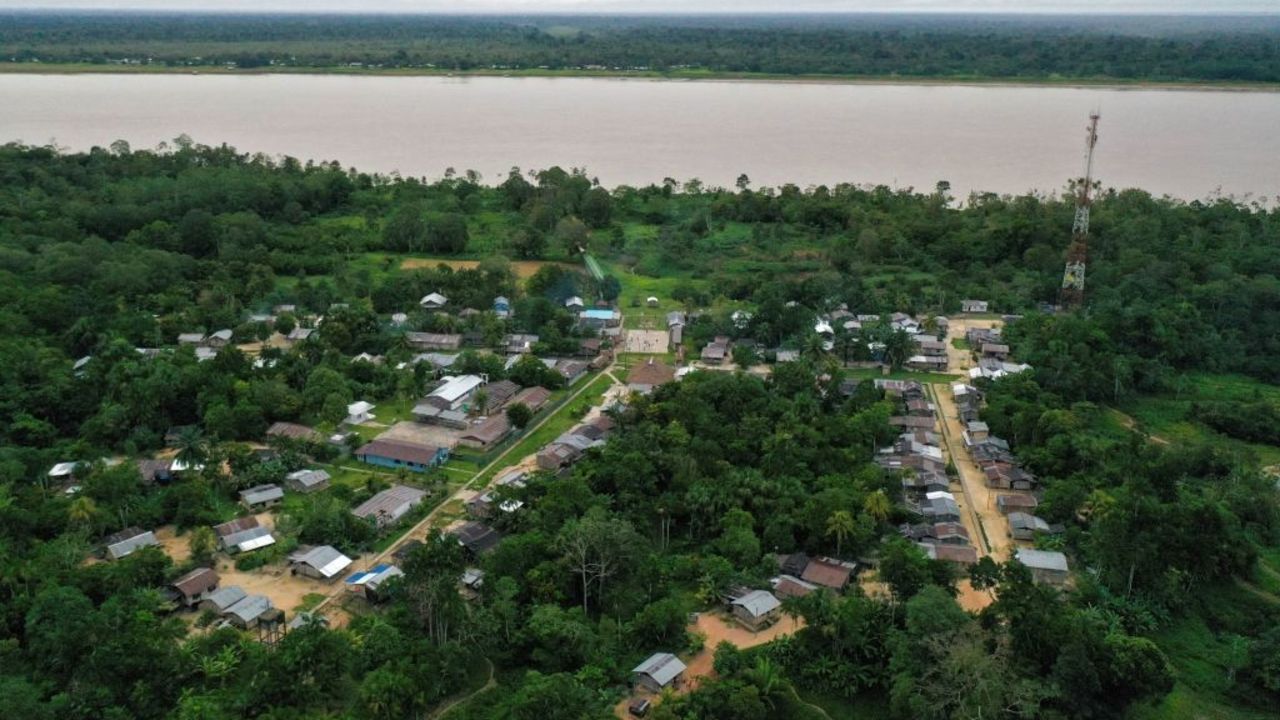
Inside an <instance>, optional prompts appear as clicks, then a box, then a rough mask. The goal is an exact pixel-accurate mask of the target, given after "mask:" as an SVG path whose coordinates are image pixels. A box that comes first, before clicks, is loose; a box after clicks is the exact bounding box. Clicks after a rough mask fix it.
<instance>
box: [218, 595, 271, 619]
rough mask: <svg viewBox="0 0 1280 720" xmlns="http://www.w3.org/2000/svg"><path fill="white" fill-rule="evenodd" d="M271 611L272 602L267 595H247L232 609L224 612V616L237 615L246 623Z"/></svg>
mask: <svg viewBox="0 0 1280 720" xmlns="http://www.w3.org/2000/svg"><path fill="white" fill-rule="evenodd" d="M270 609H271V601H270V600H269V599H267V596H265V595H246V596H245V597H243V598H241V599H240V601H239V602H237V603H236V604H234V605H232V606H231V607H228V608H224V609H223V610H222V614H223V615H235V616H236V617H238V618H240V619H241V620H243V621H244V622H249V621H251V620H255V619H257V618H259V617H262V614H263V613H265V612H266V611H268V610H270Z"/></svg>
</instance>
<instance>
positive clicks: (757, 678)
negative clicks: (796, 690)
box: [750, 655, 788, 708]
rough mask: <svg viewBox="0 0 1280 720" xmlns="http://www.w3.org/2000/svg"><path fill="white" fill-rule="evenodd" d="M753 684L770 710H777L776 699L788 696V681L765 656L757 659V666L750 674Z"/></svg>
mask: <svg viewBox="0 0 1280 720" xmlns="http://www.w3.org/2000/svg"><path fill="white" fill-rule="evenodd" d="M750 676H751V682H752V684H754V685H755V686H756V688H757V689H758V690H759V691H760V699H761V700H763V701H764V702H765V704H767V705H768V706H769V707H770V708H775V707H776V703H775V702H774V699H775V698H777V697H781V696H782V695H785V694H787V690H788V688H787V681H786V679H785V678H783V677H782V674H781V673H779V672H778V668H777V667H776V666H774V664H773V663H772V662H771V661H770V660H769V658H767V657H764V656H763V655H762V656H760V657H757V658H756V666H755V667H754V668H752V669H751V672H750Z"/></svg>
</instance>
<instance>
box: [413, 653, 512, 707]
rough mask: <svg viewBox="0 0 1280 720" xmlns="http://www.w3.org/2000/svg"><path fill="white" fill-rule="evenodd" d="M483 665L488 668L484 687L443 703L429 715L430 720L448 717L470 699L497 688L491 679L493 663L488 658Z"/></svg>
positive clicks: (494, 681) (495, 682)
mask: <svg viewBox="0 0 1280 720" xmlns="http://www.w3.org/2000/svg"><path fill="white" fill-rule="evenodd" d="M484 664H485V665H487V666H489V679H488V680H486V681H485V683H484V685H483V686H481V687H480V689H478V690H476V691H475V692H473V693H468V694H467V695H464V696H462V697H460V698H455V699H453V700H450V701H449V702H447V703H445V704H444V706H442V707H440V708H438V709H437V710H436V711H435V712H433V713H431V715H430V716H429V718H430V720H441V718H443V717H444V716H445V715H448V714H449V712H450V711H452V710H453V709H454V708H455V707H457V706H459V705H461V704H462V703H465V702H468V701H470V700H471V698H473V697H475V696H477V695H479V694H480V693H482V692H486V691H488V690H492V689H493V688H495V687H497V686H498V682H497V681H496V680H494V678H493V662H492V661H490V660H489V658H485V659H484Z"/></svg>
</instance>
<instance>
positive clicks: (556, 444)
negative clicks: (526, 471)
mask: <svg viewBox="0 0 1280 720" xmlns="http://www.w3.org/2000/svg"><path fill="white" fill-rule="evenodd" d="M613 428H614V422H613V418H611V417H609V416H608V415H600V416H598V417H597V418H595V419H594V420H590V421H588V422H584V423H582V424H580V425H576V426H574V427H572V428H570V429H569V430H568V431H567V432H565V433H564V434H562V435H561V436H560V437H557V438H556V439H555V440H552V441H551V442H549V443H547V444H546V445H545V446H543V448H542V449H541V450H539V451H538V454H537V462H538V468H539V469H540V470H548V471H551V472H558V473H563V472H565V471H566V470H567V469H568V468H569V467H570V466H572V465H573V464H574V463H576V462H578V460H580V459H582V456H583V455H585V454H586V452H587V451H588V450H590V449H591V448H593V447H597V446H600V445H603V444H604V441H605V439H606V438H607V437H608V435H609V433H610V432H612V431H613Z"/></svg>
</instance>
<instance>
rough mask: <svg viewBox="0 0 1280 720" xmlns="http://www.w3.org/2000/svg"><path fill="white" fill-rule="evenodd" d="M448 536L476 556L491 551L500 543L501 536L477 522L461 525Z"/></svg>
mask: <svg viewBox="0 0 1280 720" xmlns="http://www.w3.org/2000/svg"><path fill="white" fill-rule="evenodd" d="M449 534H450V535H452V536H454V537H455V538H457V539H458V542H460V543H462V545H463V546H464V547H466V548H467V549H468V550H470V551H471V552H472V553H474V554H476V555H479V554H480V553H483V552H486V551H488V550H491V549H493V548H494V547H496V546H497V544H498V543H499V542H502V535H500V534H499V533H498V531H497V530H494V529H493V528H491V527H489V526H488V525H485V524H484V523H478V522H469V523H463V524H462V525H460V526H458V527H456V528H454V529H453V530H451V531H450V532H449Z"/></svg>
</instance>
